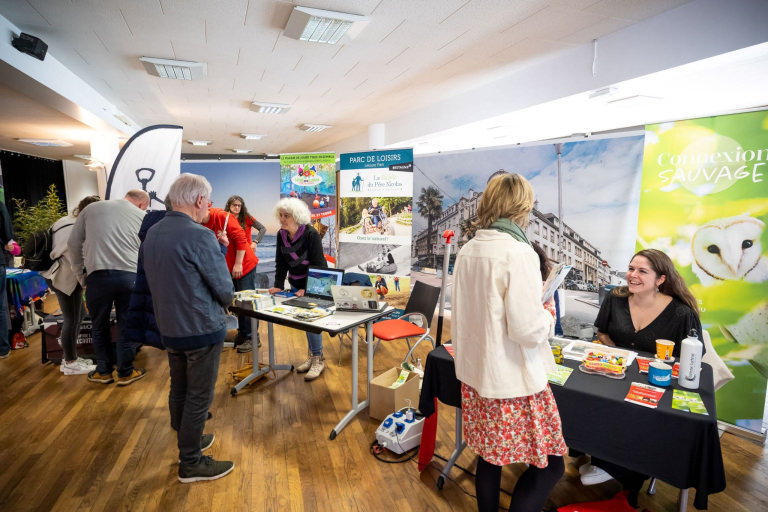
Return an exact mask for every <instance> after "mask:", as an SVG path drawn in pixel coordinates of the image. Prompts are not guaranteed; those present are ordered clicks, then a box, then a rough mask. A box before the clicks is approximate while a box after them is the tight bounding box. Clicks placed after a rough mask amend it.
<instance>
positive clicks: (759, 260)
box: [691, 215, 768, 286]
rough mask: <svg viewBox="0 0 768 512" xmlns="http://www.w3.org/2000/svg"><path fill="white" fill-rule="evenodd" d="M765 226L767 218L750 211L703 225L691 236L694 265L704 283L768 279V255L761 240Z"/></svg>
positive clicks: (756, 281) (693, 267) (754, 281)
mask: <svg viewBox="0 0 768 512" xmlns="http://www.w3.org/2000/svg"><path fill="white" fill-rule="evenodd" d="M764 229H765V223H764V222H763V221H761V220H759V219H756V218H754V217H750V216H748V215H737V216H735V217H724V218H722V219H716V220H713V221H710V222H708V223H706V224H704V225H703V226H701V227H699V228H698V229H697V230H696V232H695V233H694V234H693V237H692V238H691V252H692V254H693V264H692V269H693V272H694V273H695V274H696V276H698V278H699V280H700V281H701V284H702V285H704V286H712V285H713V284H715V283H718V282H720V281H738V280H741V279H743V280H744V281H749V282H752V283H759V282H762V281H765V280H768V257H766V256H764V255H763V254H762V250H763V247H762V244H761V243H760V236H761V235H762V233H763V230H764Z"/></svg>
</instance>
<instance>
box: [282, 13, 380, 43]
mask: <svg viewBox="0 0 768 512" xmlns="http://www.w3.org/2000/svg"><path fill="white" fill-rule="evenodd" d="M359 21H368V18H366V17H365V16H359V15H357V14H348V13H346V12H336V11H326V10H324V9H314V8H312V7H301V6H296V7H294V8H293V11H291V16H290V17H289V18H288V23H287V24H286V25H285V30H284V31H283V34H284V35H286V36H287V37H290V38H293V39H298V40H300V41H309V42H313V43H328V44H336V43H338V42H339V40H340V39H341V38H342V37H343V36H344V34H346V33H347V31H348V30H349V29H350V27H352V24H353V23H355V22H359Z"/></svg>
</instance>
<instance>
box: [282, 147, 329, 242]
mask: <svg viewBox="0 0 768 512" xmlns="http://www.w3.org/2000/svg"><path fill="white" fill-rule="evenodd" d="M280 197H295V198H297V199H301V200H302V201H304V202H305V203H307V206H309V211H310V213H311V214H312V226H313V227H314V228H315V229H316V230H317V231H318V233H320V236H321V237H322V238H323V252H324V253H325V254H327V255H329V256H331V257H335V256H336V244H335V238H336V234H335V228H336V153H301V154H299V153H295V154H288V155H280Z"/></svg>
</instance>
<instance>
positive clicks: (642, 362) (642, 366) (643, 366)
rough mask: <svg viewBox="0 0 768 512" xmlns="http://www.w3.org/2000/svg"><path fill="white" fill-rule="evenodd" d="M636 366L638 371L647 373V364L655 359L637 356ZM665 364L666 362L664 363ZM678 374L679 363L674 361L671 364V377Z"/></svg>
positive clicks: (676, 376)
mask: <svg viewBox="0 0 768 512" xmlns="http://www.w3.org/2000/svg"><path fill="white" fill-rule="evenodd" d="M636 359H637V366H638V370H639V371H640V373H648V365H649V364H651V362H653V361H655V360H656V359H654V358H652V357H641V356H637V358H636ZM665 364H666V363H665ZM679 375H680V363H675V364H673V365H672V378H673V379H676V378H678V376H679Z"/></svg>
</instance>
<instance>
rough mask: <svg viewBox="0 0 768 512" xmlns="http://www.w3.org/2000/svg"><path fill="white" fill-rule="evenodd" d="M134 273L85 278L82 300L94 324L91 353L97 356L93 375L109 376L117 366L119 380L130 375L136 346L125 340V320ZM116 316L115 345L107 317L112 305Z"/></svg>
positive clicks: (97, 273) (100, 273)
mask: <svg viewBox="0 0 768 512" xmlns="http://www.w3.org/2000/svg"><path fill="white" fill-rule="evenodd" d="M134 281H136V273H135V272H127V271H125V270H97V271H95V272H91V273H90V274H88V277H86V278H85V300H86V301H87V302H88V311H89V312H90V313H91V320H92V321H93V351H94V352H95V353H96V371H97V372H99V373H112V370H113V369H114V366H115V363H117V366H118V368H117V375H118V377H127V376H128V375H130V374H131V373H132V372H133V360H134V358H135V357H136V348H137V347H138V344H137V343H134V342H129V341H128V340H126V337H125V317H126V313H127V312H128V304H129V303H130V300H131V291H132V290H133V283H134ZM113 303H114V305H115V313H116V314H117V332H118V334H117V343H116V344H115V345H113V344H112V329H111V326H110V322H109V315H110V313H111V311H112V304H113Z"/></svg>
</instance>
